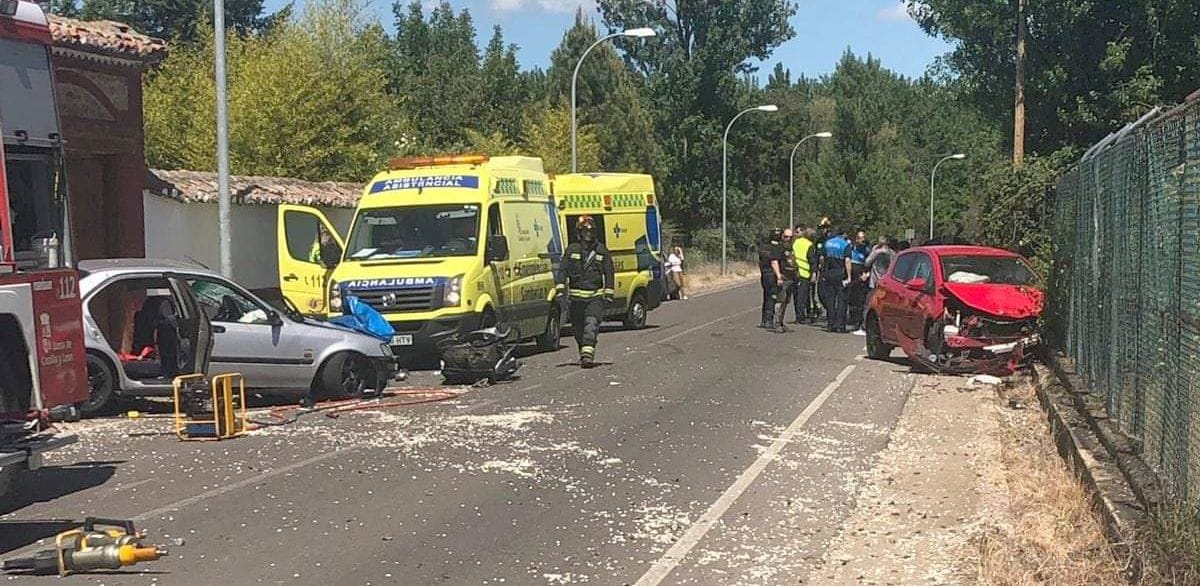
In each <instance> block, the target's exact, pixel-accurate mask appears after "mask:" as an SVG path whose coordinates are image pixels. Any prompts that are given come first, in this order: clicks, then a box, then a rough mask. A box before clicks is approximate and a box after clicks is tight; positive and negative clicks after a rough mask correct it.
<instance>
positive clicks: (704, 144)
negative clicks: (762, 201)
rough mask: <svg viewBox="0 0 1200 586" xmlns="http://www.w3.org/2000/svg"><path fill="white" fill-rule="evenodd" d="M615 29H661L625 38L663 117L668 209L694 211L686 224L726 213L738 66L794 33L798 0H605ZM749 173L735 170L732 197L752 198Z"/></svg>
mask: <svg viewBox="0 0 1200 586" xmlns="http://www.w3.org/2000/svg"><path fill="white" fill-rule="evenodd" d="M598 8H599V10H600V14H601V16H602V18H603V21H604V24H605V25H606V26H607V27H608V28H609V29H611V30H623V29H628V28H634V27H644V26H650V27H652V28H654V29H655V30H656V31H658V33H659V36H658V37H656V38H655V39H653V40H652V41H648V42H644V43H627V44H624V45H623V46H622V50H623V51H624V52H625V57H626V59H627V61H628V62H629V63H630V64H631V65H632V66H633V67H634V68H635V70H636V71H637V72H638V73H639V74H641V75H642V76H644V77H645V78H646V83H645V86H644V88H645V89H644V90H643V92H642V93H643V95H644V96H646V103H647V105H648V107H649V109H650V111H651V112H653V118H654V122H655V130H656V132H655V134H656V135H657V136H658V139H659V144H660V145H661V147H662V149H663V160H664V163H665V168H666V172H665V173H664V174H663V181H664V185H663V193H662V194H660V201H662V203H663V207H664V213H665V214H667V215H673V216H675V217H678V218H686V220H685V223H684V225H683V228H684V229H685V230H688V231H690V230H693V229H695V228H699V227H701V226H712V225H715V224H716V223H717V222H719V220H720V210H721V193H720V175H719V173H717V172H716V170H719V169H720V168H721V136H722V133H723V131H724V127H725V124H726V123H727V122H728V120H729V119H730V118H731V117H732V116H733V114H734V113H736V109H737V106H738V103H737V101H736V94H737V79H736V77H735V74H737V73H748V72H752V71H753V70H754V66H753V65H752V64H751V61H750V60H751V59H764V58H766V57H767V56H769V55H770V53H771V51H772V50H773V49H774V48H775V47H778V46H779V45H780V44H782V43H783V42H785V41H787V40H788V39H790V38H791V37H792V36H793V34H794V31H793V30H792V27H791V25H790V24H789V22H788V21H789V19H790V18H791V17H792V16H793V15H794V14H795V12H796V6H795V3H794V2H791V1H790V0H713V1H711V2H704V3H697V2H682V1H674V0H662V1H656V2H644V1H642V0H599V2H598ZM743 177H745V176H744V175H741V174H739V175H735V178H734V181H735V184H734V189H733V190H731V196H732V197H731V199H735V200H736V201H737V202H741V201H745V200H746V199H745V197H744V195H743V194H745V193H746V190H745V187H747V186H746V185H739V184H738V182H744V179H743Z"/></svg>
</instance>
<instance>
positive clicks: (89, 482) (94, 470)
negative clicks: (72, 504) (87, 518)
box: [0, 461, 124, 552]
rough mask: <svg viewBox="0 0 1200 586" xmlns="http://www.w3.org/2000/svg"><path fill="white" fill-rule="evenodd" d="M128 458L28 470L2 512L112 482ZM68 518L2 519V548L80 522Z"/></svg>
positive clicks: (8, 548) (2, 505) (0, 506)
mask: <svg viewBox="0 0 1200 586" xmlns="http://www.w3.org/2000/svg"><path fill="white" fill-rule="evenodd" d="M123 463H124V461H113V462H80V463H77V464H73V465H70V466H49V467H46V468H42V469H40V470H36V471H33V472H28V471H27V472H24V473H23V474H21V476H20V477H19V478H18V479H17V482H16V483H14V486H13V488H12V491H11V492H9V493H8V494H6V495H4V500H3V502H0V515H5V514H8V513H12V512H14V511H18V510H21V509H23V508H25V507H28V506H29V505H32V504H35V503H41V502H48V501H53V500H56V499H59V498H62V497H64V496H67V495H69V494H73V493H76V492H80V491H84V490H87V489H89V488H95V487H97V486H100V485H102V484H104V483H106V482H108V481H109V480H110V479H111V478H112V477H113V475H114V474H116V471H117V466H118V465H120V464H123ZM76 525H77V523H76V522H74V521H70V520H67V519H53V520H44V521H7V520H5V521H0V552H5V551H11V550H13V549H16V548H19V547H24V546H25V545H28V544H30V543H33V542H35V541H37V540H39V539H42V538H44V537H50V536H53V535H56V534H58V533H61V532H62V531H65V530H67V529H71V528H72V527H74V526H76Z"/></svg>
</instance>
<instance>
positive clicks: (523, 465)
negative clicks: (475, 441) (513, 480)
mask: <svg viewBox="0 0 1200 586" xmlns="http://www.w3.org/2000/svg"><path fill="white" fill-rule="evenodd" d="M479 469H480V470H482V471H484V472H508V473H509V474H515V475H517V476H520V477H522V478H536V477H538V476H540V475H541V473H542V470H541V468H538V466H537V465H536V464H534V463H533V460H530V459H528V458H521V459H519V460H512V461H508V460H489V461H487V462H484V463H483V465H481V466H480V467H479Z"/></svg>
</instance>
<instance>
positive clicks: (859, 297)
mask: <svg viewBox="0 0 1200 586" xmlns="http://www.w3.org/2000/svg"><path fill="white" fill-rule="evenodd" d="M870 255H871V244H870V240H868V239H867V233H866V232H864V231H862V230H859V231H857V232H855V233H854V243H853V244H851V245H850V290H849V291H848V292H847V293H846V298H847V305H848V306H849V308H850V309H849V312H850V318H849V320H848V321H849V324H848V325H849V327H851V328H852V329H853V330H854V333H855V335H859V336H862V335H865V334H866V332H865V331H863V315H864V313H865V310H866V307H867V290H868V287H869V285H868V282H869V281H870V279H871V271H869V270H867V257H868V256H870Z"/></svg>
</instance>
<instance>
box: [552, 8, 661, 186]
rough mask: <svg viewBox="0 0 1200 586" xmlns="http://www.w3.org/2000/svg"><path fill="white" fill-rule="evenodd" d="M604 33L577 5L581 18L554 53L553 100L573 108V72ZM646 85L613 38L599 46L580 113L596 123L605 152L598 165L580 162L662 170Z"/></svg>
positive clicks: (582, 85)
mask: <svg viewBox="0 0 1200 586" xmlns="http://www.w3.org/2000/svg"><path fill="white" fill-rule="evenodd" d="M598 38H599V37H598V35H597V33H596V29H595V27H594V26H593V25H592V24H591V23H590V22H588V21H586V20H585V19H584V16H583V11H582V10H579V11H577V12H576V13H575V24H574V25H573V26H572V27H571V28H570V29H567V32H566V33H564V34H563V39H562V42H561V43H560V44H559V46H558V47H557V48H555V49H554V52H553V53H552V54H551V55H550V68H549V69H548V70H547V72H546V85H545V96H546V98H547V99H548V100H549V102H550V103H551V104H554V105H563V106H564V107H567V108H570V101H569V100H570V98H571V76H572V74H573V73H574V71H575V66H576V65H578V63H579V58H580V57H581V56H582V55H583V52H584V51H585V50H587V48H588V47H589V46H591V45H592V44H593V43H595V42H596V40H597V39H598ZM640 85H641V83H640V80H639V79H637V78H636V77H635V75H634V74H633V72H631V71H630V69H629V67H628V66H627V65H626V64H625V63H624V62H623V61H622V60H621V57H620V56H619V55H618V54H617V52H616V50H615V49H614V48H613V46H612V45H611V44H608V43H604V44H601V45H600V46H598V47H596V48H595V49H594V50H593V51H592V52H591V53H590V54H589V55H588V57H587V60H585V61H584V62H583V65H582V66H581V67H580V71H579V78H578V83H577V86H578V87H577V94H578V96H577V100H576V101H577V105H578V112H577V117H578V120H579V122H580V124H586V125H591V126H592V127H593V128H594V129H595V132H596V138H597V140H598V141H599V142H600V147H601V151H600V152H601V158H600V165H599V166H598V167H584V166H582V165H580V170H583V171H592V170H597V169H606V170H612V171H625V172H650V171H657V170H659V152H660V151H659V147H658V144H657V141H656V139H655V136H654V120H653V118H652V116H651V113H650V112H649V110H648V108H647V104H646V103H645V101H644V100H643V98H642V95H641V88H640Z"/></svg>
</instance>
